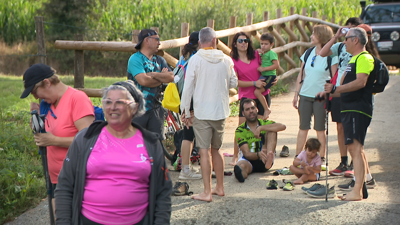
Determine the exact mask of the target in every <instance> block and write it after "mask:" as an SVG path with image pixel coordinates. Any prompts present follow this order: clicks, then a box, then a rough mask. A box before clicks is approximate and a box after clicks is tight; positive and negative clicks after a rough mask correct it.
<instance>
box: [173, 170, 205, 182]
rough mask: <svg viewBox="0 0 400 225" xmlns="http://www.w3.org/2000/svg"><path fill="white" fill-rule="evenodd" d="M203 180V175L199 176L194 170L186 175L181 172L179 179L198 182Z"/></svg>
mask: <svg viewBox="0 0 400 225" xmlns="http://www.w3.org/2000/svg"><path fill="white" fill-rule="evenodd" d="M201 178H202V176H201V174H197V173H195V172H193V171H192V170H189V173H185V172H183V170H181V172H180V173H179V179H181V180H198V179H201Z"/></svg>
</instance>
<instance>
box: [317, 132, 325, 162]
mask: <svg viewBox="0 0 400 225" xmlns="http://www.w3.org/2000/svg"><path fill="white" fill-rule="evenodd" d="M317 138H318V141H319V142H320V143H321V147H320V148H319V155H320V156H321V157H325V152H326V133H325V131H324V130H323V131H317Z"/></svg>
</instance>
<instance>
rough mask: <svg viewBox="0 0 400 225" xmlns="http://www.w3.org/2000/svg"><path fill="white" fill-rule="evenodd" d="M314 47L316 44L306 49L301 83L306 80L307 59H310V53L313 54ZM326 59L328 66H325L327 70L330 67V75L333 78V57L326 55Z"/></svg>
mask: <svg viewBox="0 0 400 225" xmlns="http://www.w3.org/2000/svg"><path fill="white" fill-rule="evenodd" d="M314 48H315V46H314V47H312V48H309V49H307V50H306V53H305V54H304V65H303V74H302V76H301V81H300V83H303V81H304V74H305V72H304V68H305V67H306V62H307V59H308V57H309V56H310V54H311V52H312V50H313V49H314ZM326 61H327V62H328V66H327V67H326V68H325V70H328V69H329V75H330V76H331V78H332V71H331V66H332V58H331V57H330V56H327V57H326Z"/></svg>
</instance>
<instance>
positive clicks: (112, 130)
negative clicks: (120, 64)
mask: <svg viewBox="0 0 400 225" xmlns="http://www.w3.org/2000/svg"><path fill="white" fill-rule="evenodd" d="M102 102H103V108H104V115H105V118H106V121H107V122H105V121H96V122H94V123H93V124H92V125H91V126H89V128H87V129H84V130H82V131H81V132H79V133H78V134H77V135H76V137H75V139H74V141H73V143H72V145H71V147H70V148H69V150H68V153H67V156H66V158H65V161H64V164H63V167H62V170H61V172H60V175H59V178H58V185H57V189H56V199H57V200H56V209H57V210H56V218H57V220H56V221H57V224H83V225H86V224H169V222H170V216H171V197H170V194H171V190H172V183H171V179H170V177H169V173H168V169H167V167H166V163H165V158H164V155H163V150H162V148H163V145H162V144H161V141H160V140H159V137H158V134H155V133H152V132H149V131H146V130H144V129H143V128H142V127H140V126H138V125H137V124H135V123H133V122H131V121H132V118H134V117H137V116H140V115H142V114H143V113H144V98H143V94H142V93H141V92H140V91H139V90H138V89H137V88H136V86H135V85H134V84H133V82H132V81H125V82H117V83H115V84H113V85H111V86H109V87H108V88H107V89H105V91H104V96H103V99H102Z"/></svg>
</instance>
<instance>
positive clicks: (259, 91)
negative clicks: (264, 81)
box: [254, 88, 271, 120]
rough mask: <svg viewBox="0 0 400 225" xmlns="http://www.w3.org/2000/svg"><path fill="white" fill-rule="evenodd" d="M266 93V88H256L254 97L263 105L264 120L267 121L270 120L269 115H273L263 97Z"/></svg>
mask: <svg viewBox="0 0 400 225" xmlns="http://www.w3.org/2000/svg"><path fill="white" fill-rule="evenodd" d="M264 91H265V89H264V88H256V90H254V95H255V96H256V97H257V99H258V100H259V101H260V103H261V105H262V106H263V108H264V115H263V117H262V119H263V120H266V119H268V117H269V114H270V113H271V109H270V108H269V105H268V102H267V100H266V99H265V97H264V96H263V95H262V93H263V92H264Z"/></svg>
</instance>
